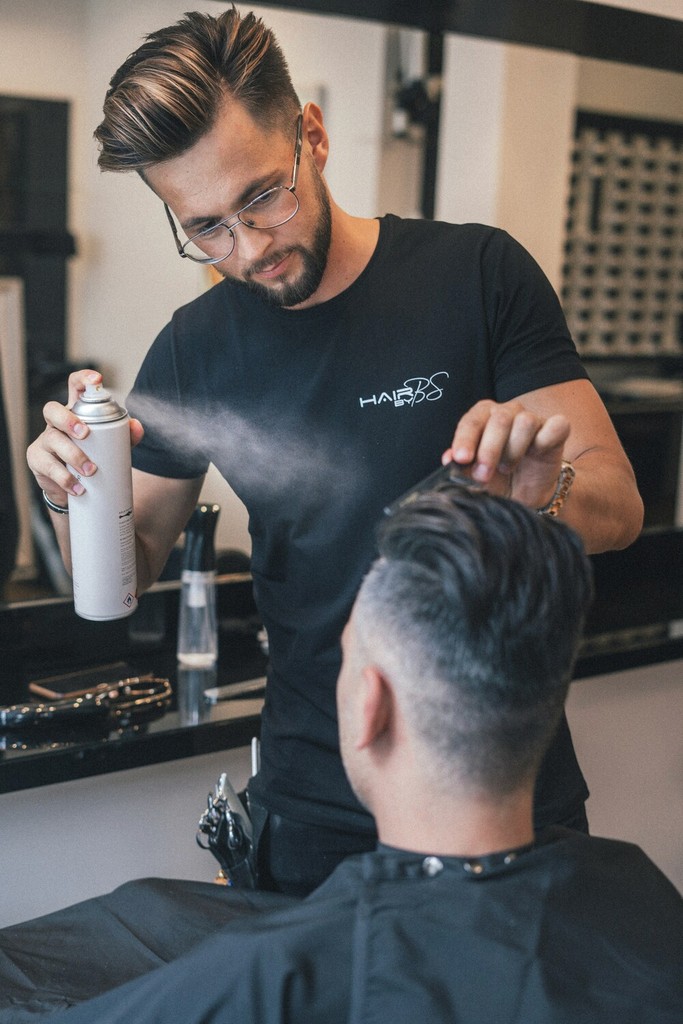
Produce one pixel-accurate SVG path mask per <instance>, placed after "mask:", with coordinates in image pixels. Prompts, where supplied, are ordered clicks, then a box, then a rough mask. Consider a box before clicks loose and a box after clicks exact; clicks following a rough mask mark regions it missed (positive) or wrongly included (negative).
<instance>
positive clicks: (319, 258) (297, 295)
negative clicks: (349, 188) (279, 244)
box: [216, 172, 332, 308]
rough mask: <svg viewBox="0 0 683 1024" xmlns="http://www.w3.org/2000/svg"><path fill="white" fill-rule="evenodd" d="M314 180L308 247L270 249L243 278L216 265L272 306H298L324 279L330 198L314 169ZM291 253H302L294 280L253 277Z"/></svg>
mask: <svg viewBox="0 0 683 1024" xmlns="http://www.w3.org/2000/svg"><path fill="white" fill-rule="evenodd" d="M314 182H315V194H316V199H317V201H318V206H319V209H320V216H319V219H318V224H317V227H316V229H315V234H314V236H313V242H312V244H311V245H310V247H307V246H304V245H292V246H290V247H289V248H287V249H283V250H281V251H280V252H276V253H270V254H269V255H268V257H267V259H264V260H262V261H261V262H260V263H255V264H254V265H253V266H252V267H250V269H249V270H248V271H246V273H245V276H244V277H243V278H236V277H232V276H231V275H230V274H229V273H227V272H223V271H222V270H220V267H218V266H217V267H216V269H217V270H218V271H219V273H221V274H222V276H223V277H225V278H227V279H228V280H229V281H232V282H233V283H234V284H236V285H241V286H242V287H243V288H246V289H247V290H248V291H250V292H251V293H252V295H256V296H258V298H259V299H262V300H263V302H266V303H268V304H269V305H271V306H278V307H280V308H288V307H290V306H298V305H299V303H300V302H305V301H306V299H310V297H311V295H313V294H314V293H315V292H316V291H317V290H318V288H319V286H320V282H321V281H322V279H323V274H324V273H325V268H326V267H327V257H328V254H329V251H330V241H331V239H332V210H331V208H330V199H329V196H328V194H327V190H326V189H325V186H324V184H323V180H322V178H321V176H320V174H318V173H317V172H316V174H315V177H314ZM291 253H298V254H299V256H300V257H301V263H302V268H301V270H300V272H299V274H298V276H297V277H296V279H295V280H292V281H282V282H276V283H275V285H272V286H269V285H265V284H261V283H260V282H259V281H254V280H253V275H254V274H258V273H259V272H260V271H261V270H263V269H265V268H266V267H269V266H273V265H275V264H276V263H277V262H278V261H279V260H281V259H284V257H285V256H288V255H290V254H291Z"/></svg>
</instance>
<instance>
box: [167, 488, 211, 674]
mask: <svg viewBox="0 0 683 1024" xmlns="http://www.w3.org/2000/svg"><path fill="white" fill-rule="evenodd" d="M219 512H220V505H206V504H202V505H197V507H196V508H195V510H194V512H193V513H192V515H191V516H190V519H189V522H188V524H187V526H186V527H185V549H184V551H183V567H182V573H181V591H180V613H179V617H178V651H177V654H178V661H179V662H180V663H181V664H183V665H187V666H190V667H192V668H205V667H207V666H209V665H212V664H213V663H214V662H215V661H216V658H217V657H218V629H217V624H216V554H215V549H214V539H213V538H214V533H215V531H216V523H217V522H218V514H219Z"/></svg>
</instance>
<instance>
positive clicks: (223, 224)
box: [164, 114, 304, 266]
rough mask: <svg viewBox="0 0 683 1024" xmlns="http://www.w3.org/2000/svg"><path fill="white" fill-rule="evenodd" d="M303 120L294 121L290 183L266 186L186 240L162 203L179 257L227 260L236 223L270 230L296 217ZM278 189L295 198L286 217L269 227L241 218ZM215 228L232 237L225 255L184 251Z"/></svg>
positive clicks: (201, 261) (204, 261) (209, 261)
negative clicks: (235, 208)
mask: <svg viewBox="0 0 683 1024" xmlns="http://www.w3.org/2000/svg"><path fill="white" fill-rule="evenodd" d="M303 120H304V116H303V114H299V116H298V117H297V122H296V143H295V145H294V166H293V167H292V184H291V185H289V186H286V185H274V186H273V187H272V188H267V189H266V190H265V192H261V193H260V195H258V196H254V198H253V199H250V200H249V202H248V203H247V204H246V206H243V207H242V208H241V209H240V210H237V212H236V213H231V214H230V215H229V216H228V217H226V218H225V219H224V220H219V221H217V222H216V223H215V224H210V225H209V226H208V227H206V228H202V230H201V231H197V232H196V233H195V234H194V235H191V236H190V237H189V238H188V239H187V241H186V242H181V240H180V237H179V235H178V229H177V228H176V224H175V221H174V220H173V214H172V213H171V211H170V210H169V208H168V205H167V204H166V203H164V210H165V211H166V216H167V218H168V223H169V224H170V225H171V231H172V232H173V239H174V241H175V244H176V249H177V250H178V255H179V256H180V257H181V259H184V260H186V259H187V260H192V262H193V263H199V264H201V265H202V266H215V265H216V263H222V262H223V260H227V259H228V258H229V257H230V256H232V254H233V252H234V251H235V232H234V230H233V229H234V228H236V227H237V225H238V224H242V225H244V227H245V228H251V229H252V231H270V230H271V229H272V228H279V227H282V225H283V224H288V223H289V221H290V220H292V219H293V218H294V217H296V215H297V213H298V212H299V197H298V196H297V194H296V184H297V179H298V177H299V166H300V164H301V148H302V145H303V130H302V129H303ZM280 190H282V191H283V192H291V193H292V195H293V196H294V198H295V199H296V209H295V210H294V212H293V213H291V214H290V215H289V217H287V218H286V219H285V220H281V221H280V222H279V223H278V224H271V225H269V227H263V228H259V227H256V226H255V225H254V224H247V223H246V222H245V221H243V220H242V218H241V216H240V215H241V214H243V213H244V212H245V210H248V209H249V208H250V207H251V206H253V205H254V203H258V202H260V201H261V200H262V199H263V198H264V196H267V195H270V194H271V193H272V192H279V191H280ZM216 228H227V231H228V234H229V235H230V237H231V238H232V248H231V250H230V252H229V253H226V255H225V256H207V257H206V258H205V259H200V258H199V257H197V256H192V255H191V254H190V253H189V252H185V248H186V246H188V245H189V244H190V243H191V242H193V243H194V244H195V245H197V246H198V243H197V241H196V240H197V239H198V238H201V236H202V235H204V234H206V233H208V232H209V231H215V230H216ZM198 248H201V246H198Z"/></svg>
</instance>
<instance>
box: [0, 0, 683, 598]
mask: <svg viewBox="0 0 683 1024" xmlns="http://www.w3.org/2000/svg"><path fill="white" fill-rule="evenodd" d="M664 2H665V0H664ZM212 6H215V7H216V9H218V7H219V4H218V3H215V4H212ZM241 6H243V7H244V9H250V8H251V7H253V8H254V9H255V10H256V11H257V12H258V13H260V14H262V16H263V18H264V20H265V21H266V23H267V24H269V25H271V26H272V27H273V29H274V30H275V32H276V34H277V36H278V38H279V39H280V42H281V43H282V46H283V49H284V51H285V53H286V54H287V56H288V60H289V62H290V67H291V70H292V75H293V78H294V81H295V85H296V87H297V89H298V91H299V93H300V97H301V99H302V101H304V102H305V101H306V100H309V99H313V100H316V101H317V102H321V104H322V105H323V106H324V109H325V116H326V121H327V124H328V127H329V131H330V136H331V144H332V151H331V156H330V161H329V164H328V168H327V171H326V176H327V179H328V182H329V184H330V188H331V191H332V193H333V195H334V196H335V198H336V199H337V201H338V202H339V203H340V204H341V205H342V206H343V207H344V208H346V209H348V210H349V211H350V212H353V213H356V214H358V215H361V216H374V215H376V214H381V213H384V212H386V211H388V210H392V211H393V212H396V213H400V214H404V215H408V216H410V215H414V214H416V213H419V211H420V202H421V188H422V180H421V175H422V167H423V162H424V151H425V145H426V134H427V129H426V127H425V124H424V123H421V122H420V119H419V117H418V118H413V119H412V120H411V117H410V110H408V111H407V110H406V109H403V108H401V107H400V105H397V103H396V101H395V98H394V93H395V91H396V85H397V79H398V77H399V76H400V81H401V82H402V84H403V85H404V86H410V84H411V82H413V81H421V80H424V79H425V78H429V77H430V72H429V62H428V59H427V58H426V57H425V49H426V42H425V40H426V38H427V35H426V33H425V32H424V29H425V28H426V27H428V25H427V22H426V19H427V17H428V16H429V13H430V11H431V10H432V9H431V8H427V9H426V10H425V9H423V8H421V7H420V9H419V10H410V11H406V12H405V16H406V18H415V19H417V20H418V24H414V25H413V26H412V27H411V28H410V29H408V30H403V31H401V32H399V31H398V29H397V27H396V26H393V27H390V26H388V25H387V24H386V23H383V22H381V21H379V20H372V18H369V17H364V18H363V20H360V19H358V18H354V17H348V16H343V15H340V14H330V13H321V12H322V11H329V10H331V9H333V8H334V9H335V10H339V9H342V8H343V9H345V10H347V11H349V13H362V14H363V13H364V12H365V10H366V9H368V10H371V12H372V15H373V17H381V16H382V15H383V14H386V15H387V17H389V16H390V15H392V14H393V13H394V12H395V10H396V7H397V5H396V4H391V3H376V4H372V5H370V4H366V5H363V4H360V3H349V4H347V5H345V4H327V3H323V2H321V3H319V4H317V5H316V4H303V5H302V6H304V7H306V8H308V10H306V11H304V10H297V9H295V8H296V6H297V5H296V4H284V5H283V4H279V5H277V6H272V7H266V6H263V5H260V4H258V5H256V4H255V5H251V4H250V5H241ZM415 6H419V5H415ZM187 7H188V5H187V3H186V2H184V0H183V2H180V0H146V2H143V3H137V4H130V3H125V2H123V0H121V2H119V3H117V4H116V5H115V10H116V17H115V18H112V16H111V10H112V8H111V7H110V6H109V7H108V6H107V5H102V4H101V3H98V0H64V2H62V3H60V4H58V5H55V4H53V3H50V2H48V0H33V2H31V3H30V4H24V5H19V6H18V7H17V5H16V3H15V2H14V0H0V25H1V26H2V35H3V61H2V65H1V66H0V93H1V94H4V95H10V96H25V97H34V98H43V99H51V100H59V101H66V102H68V104H69V142H68V178H69V192H68V228H69V231H70V232H71V233H72V234H73V236H74V238H75V243H76V255H74V256H73V257H70V258H69V259H68V281H67V293H66V294H67V306H66V308H67V338H68V349H67V353H68V357H69V359H71V360H73V361H74V362H77V363H79V364H81V365H82V364H84V363H86V364H93V363H94V364H97V365H98V366H99V367H100V369H101V370H102V372H103V373H104V375H105V381H106V383H107V385H108V386H109V387H111V388H112V390H113V391H114V393H115V394H116V396H117V397H118V398H119V399H122V398H124V397H125V395H126V393H127V391H128V389H129V388H130V386H131V384H132V382H133V379H134V376H135V373H136V370H137V367H138V366H139V364H140V362H141V360H142V358H143V355H144V353H145V351H146V349H147V347H148V346H149V344H150V343H151V341H152V340H153V338H154V336H155V335H156V333H157V332H158V331H159V330H160V329H161V327H162V326H163V325H164V324H165V323H166V321H167V320H168V318H169V317H170V315H171V313H172V312H173V310H174V309H175V308H176V307H177V306H179V305H181V304H182V303H184V302H187V301H190V300H191V299H192V298H193V297H195V296H196V295H197V294H198V293H199V292H200V291H201V290H202V289H205V288H208V287H210V286H211V283H212V282H211V278H210V277H209V275H208V274H207V272H206V271H205V269H203V268H201V267H197V266H191V267H188V266H187V265H186V263H185V261H180V260H178V259H177V256H176V254H175V250H174V247H173V244H172V241H171V238H170V235H169V233H168V225H167V223H166V220H165V217H164V214H163V209H162V207H161V205H160V204H159V202H158V200H156V198H155V197H154V196H153V195H152V193H151V192H150V191H149V190H147V189H145V188H144V187H142V186H141V183H140V182H139V180H138V179H137V176H135V175H113V174H104V175H102V174H100V172H99V171H98V170H97V167H96V149H95V144H94V142H93V140H92V130H93V128H94V126H95V125H96V124H97V123H98V122H99V120H100V116H101V104H102V99H103V97H104V93H105V91H106V88H107V83H108V80H109V77H110V76H111V74H112V72H113V71H114V70H115V69H116V67H118V66H119V64H120V63H121V62H122V61H123V60H124V59H125V57H126V56H127V54H128V53H129V52H130V51H131V50H132V49H134V48H135V46H136V45H138V43H139V41H141V40H142V38H143V36H144V35H145V34H146V33H147V32H149V31H152V30H153V29H155V28H158V27H160V26H161V25H164V24H168V23H170V22H172V21H174V20H176V19H177V18H179V17H181V16H182V14H183V13H184V12H185V10H186V9H187ZM532 7H533V5H530V4H529V3H528V2H523V0H517V2H515V3H509V2H508V3H507V4H505V3H502V2H499V0H485V2H482V3H481V4H479V5H478V6H473V5H465V7H463V5H456V4H453V5H439V6H438V13H439V17H440V18H441V27H445V28H453V27H455V28H456V29H458V28H459V23H458V24H456V22H457V21H458V19H460V22H462V31H447V32H446V35H445V38H444V46H443V77H442V79H441V85H442V92H441V97H440V103H441V116H440V128H439V135H438V160H437V163H436V166H435V172H434V182H435V195H434V212H435V215H436V216H437V217H439V218H442V219H447V220H456V221H463V220H479V221H484V222H488V223H494V224H497V225H499V226H502V227H505V228H507V230H509V231H510V232H511V233H512V234H513V235H515V236H516V237H517V238H519V240H520V241H521V242H522V243H523V244H524V245H526V246H527V248H528V249H529V250H530V251H531V252H532V253H533V255H534V256H535V257H536V259H537V260H538V261H539V262H540V263H541V265H542V266H543V267H544V269H545V271H546V273H547V274H548V276H549V277H550V279H551V281H552V283H553V284H554V286H555V287H556V289H558V290H560V288H561V284H562V280H561V273H562V253H563V244H564V225H565V219H566V199H567V182H568V175H569V159H570V150H571V145H572V134H573V126H574V115H575V110H576V108H577V107H582V108H587V109H595V110H603V111H607V112H610V111H611V112H614V113H619V114H628V115H629V116H635V117H640V118H659V119H663V120H679V119H680V111H681V110H682V109H683V74H681V73H680V70H679V71H678V72H676V71H674V70H671V67H672V66H673V65H674V64H675V61H674V60H673V58H672V57H671V54H672V53H674V52H675V49H676V47H675V34H674V36H673V37H672V33H671V32H670V31H669V32H668V34H667V40H668V42H667V45H666V46H664V47H662V46H660V47H659V48H657V47H656V46H655V47H653V46H652V45H651V40H650V37H649V36H648V34H647V33H646V32H643V31H642V27H643V24H644V22H643V21H639V22H638V32H639V38H638V41H637V44H635V45H639V46H640V45H642V48H643V53H644V54H645V56H644V58H643V63H644V64H647V63H648V62H649V63H652V59H651V54H652V52H655V53H656V54H658V55H659V57H658V59H659V58H661V60H662V62H663V63H664V67H660V68H656V67H655V68H652V67H641V66H637V64H636V63H634V62H633V61H634V58H632V56H628V57H625V56H623V55H622V54H623V53H627V51H628V50H629V47H630V48H631V49H632V48H633V45H632V44H633V40H632V39H631V40H629V39H626V40H625V41H624V40H623V39H622V40H621V45H622V51H621V52H617V51H618V50H619V43H620V40H619V38H618V33H617V38H616V41H615V34H614V32H611V31H610V32H600V33H599V34H595V35H594V37H593V39H592V40H591V37H590V33H588V34H587V32H586V29H585V26H584V28H583V29H581V24H582V23H580V22H578V21H576V18H575V17H568V14H569V13H572V12H575V10H576V9H580V8H582V7H583V4H582V3H581V2H579V0H575V2H574V3H569V2H565V3H563V4H561V5H559V4H558V5H557V8H558V12H557V13H554V15H553V18H549V19H546V21H545V22H544V25H543V26H539V25H538V24H537V22H538V19H537V17H533V16H532V15H533V12H532V14H531V15H530V11H531V8H532ZM596 7H597V5H595V4H590V5H586V9H588V8H590V9H591V17H595V16H596V15H595V10H594V9H595V8H596ZM311 8H313V9H314V10H315V11H317V13H310V9H311ZM560 8H561V10H560ZM434 10H435V11H437V9H436V8H435V9H434ZM449 12H450V13H449ZM506 12H507V17H506ZM510 12H512V14H510ZM627 13H628V12H622V14H623V16H624V18H625V19H627ZM608 15H609V17H610V18H612V17H615V15H614V12H612V13H611V14H610V13H609V12H606V14H605V16H606V17H607V16H608ZM639 17H644V16H639ZM420 19H425V21H424V23H423V24H422V25H420V24H419V20H420ZM449 19H450V20H449ZM645 20H646V21H648V22H660V21H661V19H656V18H655V19H645ZM611 24H612V23H611V22H610V26H611ZM619 24H620V25H621V24H622V21H621V20H619ZM623 24H624V25H626V21H623ZM628 24H629V25H631V24H632V23H631V22H629V23H628ZM676 24H677V25H679V26H683V23H681V22H678V23H676ZM577 26H578V27H577ZM627 27H628V26H627ZM579 29H581V31H580V30H579ZM629 31H630V30H629ZM501 36H503V37H504V36H507V37H509V38H511V39H514V42H506V41H503V39H502V38H501ZM539 36H540V38H539ZM491 37H493V38H491ZM659 38H660V39H661V38H662V37H661V33H660V35H659ZM331 40H333V44H331ZM678 40H679V42H680V32H679V33H678ZM537 44H540V45H537ZM593 44H594V45H595V47H600V48H601V49H600V50H599V51H598V56H599V57H600V58H601V59H599V60H598V59H597V58H596V57H595V56H592V55H591V46H592V45H593ZM608 46H616V48H617V49H616V50H612V51H608V50H606V49H604V48H606V47H608ZM575 51H577V52H575ZM678 53H679V54H680V49H679V50H678ZM579 54H581V56H579ZM605 57H609V58H611V59H608V60H606V59H603V58H605ZM626 59H628V60H630V61H631V63H620V62H619V61H620V60H626ZM635 59H637V58H635ZM677 59H678V60H680V56H679V57H678V58H677ZM655 62H656V61H655ZM667 62H668V63H667ZM437 84H438V83H437ZM406 102H408V101H406ZM408 106H409V104H408ZM413 112H414V110H413ZM5 391H6V392H7V391H8V384H7V382H6V383H5ZM9 391H10V393H15V392H16V389H15V388H13V387H12V386H11V385H10V386H9ZM13 421H15V422H16V420H15V418H14V417H13ZM31 436H33V435H32V434H31ZM20 489H21V488H20ZM206 494H207V496H208V497H210V498H211V500H217V501H219V503H220V504H221V505H222V506H223V514H222V516H221V521H220V526H219V535H218V542H219V544H220V545H221V546H224V547H237V548H242V549H248V546H249V540H248V533H247V530H246V517H245V515H244V512H243V510H242V509H241V507H240V506H239V503H238V502H237V500H236V499H234V497H233V496H232V494H231V492H230V491H229V490H228V489H225V488H224V487H223V485H222V484H219V482H218V481H216V480H213V479H210V480H209V482H208V484H207V491H206ZM25 529H26V527H25ZM29 541H31V538H30V537H29V538H27V537H26V535H24V538H23V542H24V544H25V545H26V544H28V543H29ZM33 542H35V538H33ZM23 557H25V553H24V554H22V558H23ZM27 557H28V563H27V568H26V570H25V571H24V569H22V570H21V571H22V573H23V574H24V579H23V580H22V579H19V580H18V581H17V585H16V586H15V587H14V588H13V591H12V593H11V595H10V598H11V599H14V598H17V599H23V598H31V597H33V596H40V593H41V592H42V591H41V588H40V587H38V588H35V587H34V586H33V582H32V578H31V572H32V567H35V565H36V564H37V561H38V559H37V558H35V557H34V559H33V562H32V561H31V556H30V555H29V556H27ZM41 586H42V584H41ZM50 586H52V583H50ZM48 591H49V587H48Z"/></svg>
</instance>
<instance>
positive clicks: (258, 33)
mask: <svg viewBox="0 0 683 1024" xmlns="http://www.w3.org/2000/svg"><path fill="white" fill-rule="evenodd" d="M226 97H230V98H232V99H233V100H236V101H238V102H240V103H242V104H243V105H244V107H245V108H246V109H247V111H248V112H249V114H250V115H251V116H252V117H253V119H254V120H255V121H257V122H258V123H259V124H260V125H262V126H263V127H265V128H268V129H270V130H276V129H278V128H282V129H283V130H285V129H286V126H287V124H288V122H289V121H290V120H291V119H292V118H294V117H296V115H297V113H298V112H299V109H300V103H299V99H298V97H297V94H296V92H295V90H294V86H293V85H292V80H291V78H290V74H289V69H288V67H287V62H286V60H285V58H284V55H283V53H282V50H281V49H280V46H279V45H278V43H277V41H276V39H275V36H274V35H273V33H272V31H271V30H270V29H268V28H266V26H265V25H264V24H263V22H262V21H261V19H260V18H257V17H256V15H255V14H254V13H253V12H250V13H249V14H246V15H245V16H244V17H242V16H241V15H240V14H239V12H238V11H237V10H236V9H235V7H232V8H231V9H230V10H228V11H224V12H223V13H222V14H220V15H218V16H217V17H213V16H212V15H209V14H200V13H198V12H191V13H189V14H186V15H185V17H184V18H182V19H181V20H180V21H178V22H177V23H176V24H174V25H170V26H169V27H168V28H162V29H159V30H158V31H157V32H152V33H151V34H150V35H148V36H147V37H146V39H145V42H144V43H143V44H142V46H140V47H139V48H138V49H137V50H136V51H135V52H134V53H132V54H131V55H130V57H128V59H127V60H126V61H125V63H124V64H122V65H121V67H120V68H119V70H118V71H117V72H116V73H115V75H114V77H113V78H112V80H111V82H110V84H109V90H108V92H107V95H106V97H105V101H104V107H103V111H104V120H103V121H102V123H101V124H100V125H99V126H98V127H97V128H96V129H95V138H96V139H97V141H98V142H99V145H100V156H99V159H98V164H99V166H100V168H101V169H102V170H105V171H129V170H137V171H140V172H142V171H143V169H144V168H145V167H148V166H150V165H151V164H156V163H159V162H160V161H162V160H168V159H170V158H171V157H175V156H179V155H180V154H181V153H184V152H185V151H186V150H188V149H189V148H190V147H191V146H193V145H194V144H195V142H197V141H198V140H199V139H200V138H201V137H202V136H203V135H205V134H206V132H208V131H209V130H210V129H211V128H212V126H213V124H214V122H215V119H216V116H217V113H218V110H219V108H220V106H221V104H222V102H223V100H224V99H225V98H226Z"/></svg>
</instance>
